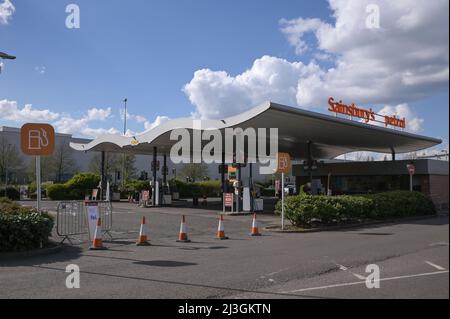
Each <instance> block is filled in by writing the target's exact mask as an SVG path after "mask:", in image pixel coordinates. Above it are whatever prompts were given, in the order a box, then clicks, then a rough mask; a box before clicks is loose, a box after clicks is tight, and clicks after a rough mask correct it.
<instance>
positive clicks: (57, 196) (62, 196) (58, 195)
mask: <svg viewBox="0 0 450 319" xmlns="http://www.w3.org/2000/svg"><path fill="white" fill-rule="evenodd" d="M69 193H70V189H69V187H68V186H67V185H66V184H53V185H49V186H47V196H48V197H49V198H51V199H52V200H70V199H72V198H69V197H70V194H69Z"/></svg>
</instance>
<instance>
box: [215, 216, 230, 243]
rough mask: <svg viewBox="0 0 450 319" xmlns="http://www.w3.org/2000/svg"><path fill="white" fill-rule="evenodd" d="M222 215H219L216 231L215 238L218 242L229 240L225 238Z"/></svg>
mask: <svg viewBox="0 0 450 319" xmlns="http://www.w3.org/2000/svg"><path fill="white" fill-rule="evenodd" d="M223 222H224V221H223V215H220V218H219V228H218V229H217V236H216V238H217V239H219V240H227V239H229V238H228V237H227V236H225V228H224V224H223Z"/></svg>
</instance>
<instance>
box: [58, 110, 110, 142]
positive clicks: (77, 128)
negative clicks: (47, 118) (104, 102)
mask: <svg viewBox="0 0 450 319" xmlns="http://www.w3.org/2000/svg"><path fill="white" fill-rule="evenodd" d="M110 116H111V108H110V107H109V108H106V109H101V108H91V109H89V110H88V111H87V113H86V115H84V116H82V117H81V118H74V117H72V116H71V115H67V114H65V115H63V116H61V118H60V119H59V120H58V121H56V122H54V123H53V125H54V126H55V128H56V130H57V131H58V132H61V133H66V134H77V135H79V134H81V135H83V136H88V137H97V136H99V135H103V134H118V133H119V131H118V130H117V129H115V128H109V129H104V128H92V127H91V126H90V125H91V123H92V122H96V121H105V120H106V119H108V118H109V117H110Z"/></svg>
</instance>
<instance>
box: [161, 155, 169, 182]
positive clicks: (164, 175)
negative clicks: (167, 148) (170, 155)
mask: <svg viewBox="0 0 450 319" xmlns="http://www.w3.org/2000/svg"><path fill="white" fill-rule="evenodd" d="M162 173H163V184H164V185H163V186H164V187H165V186H166V183H167V174H168V173H169V169H168V167H167V155H166V154H164V159H163V172H162Z"/></svg>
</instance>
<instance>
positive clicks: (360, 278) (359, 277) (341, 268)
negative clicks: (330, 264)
mask: <svg viewBox="0 0 450 319" xmlns="http://www.w3.org/2000/svg"><path fill="white" fill-rule="evenodd" d="M336 266H338V267H339V269H340V270H343V271H348V272H349V273H351V274H352V275H353V276H355V277H356V278H358V279H359V280H366V277H364V276H361V275H359V274H356V273H354V272H352V271H350V270H349V269H348V268H347V267H345V266H344V265H340V264H336Z"/></svg>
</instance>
